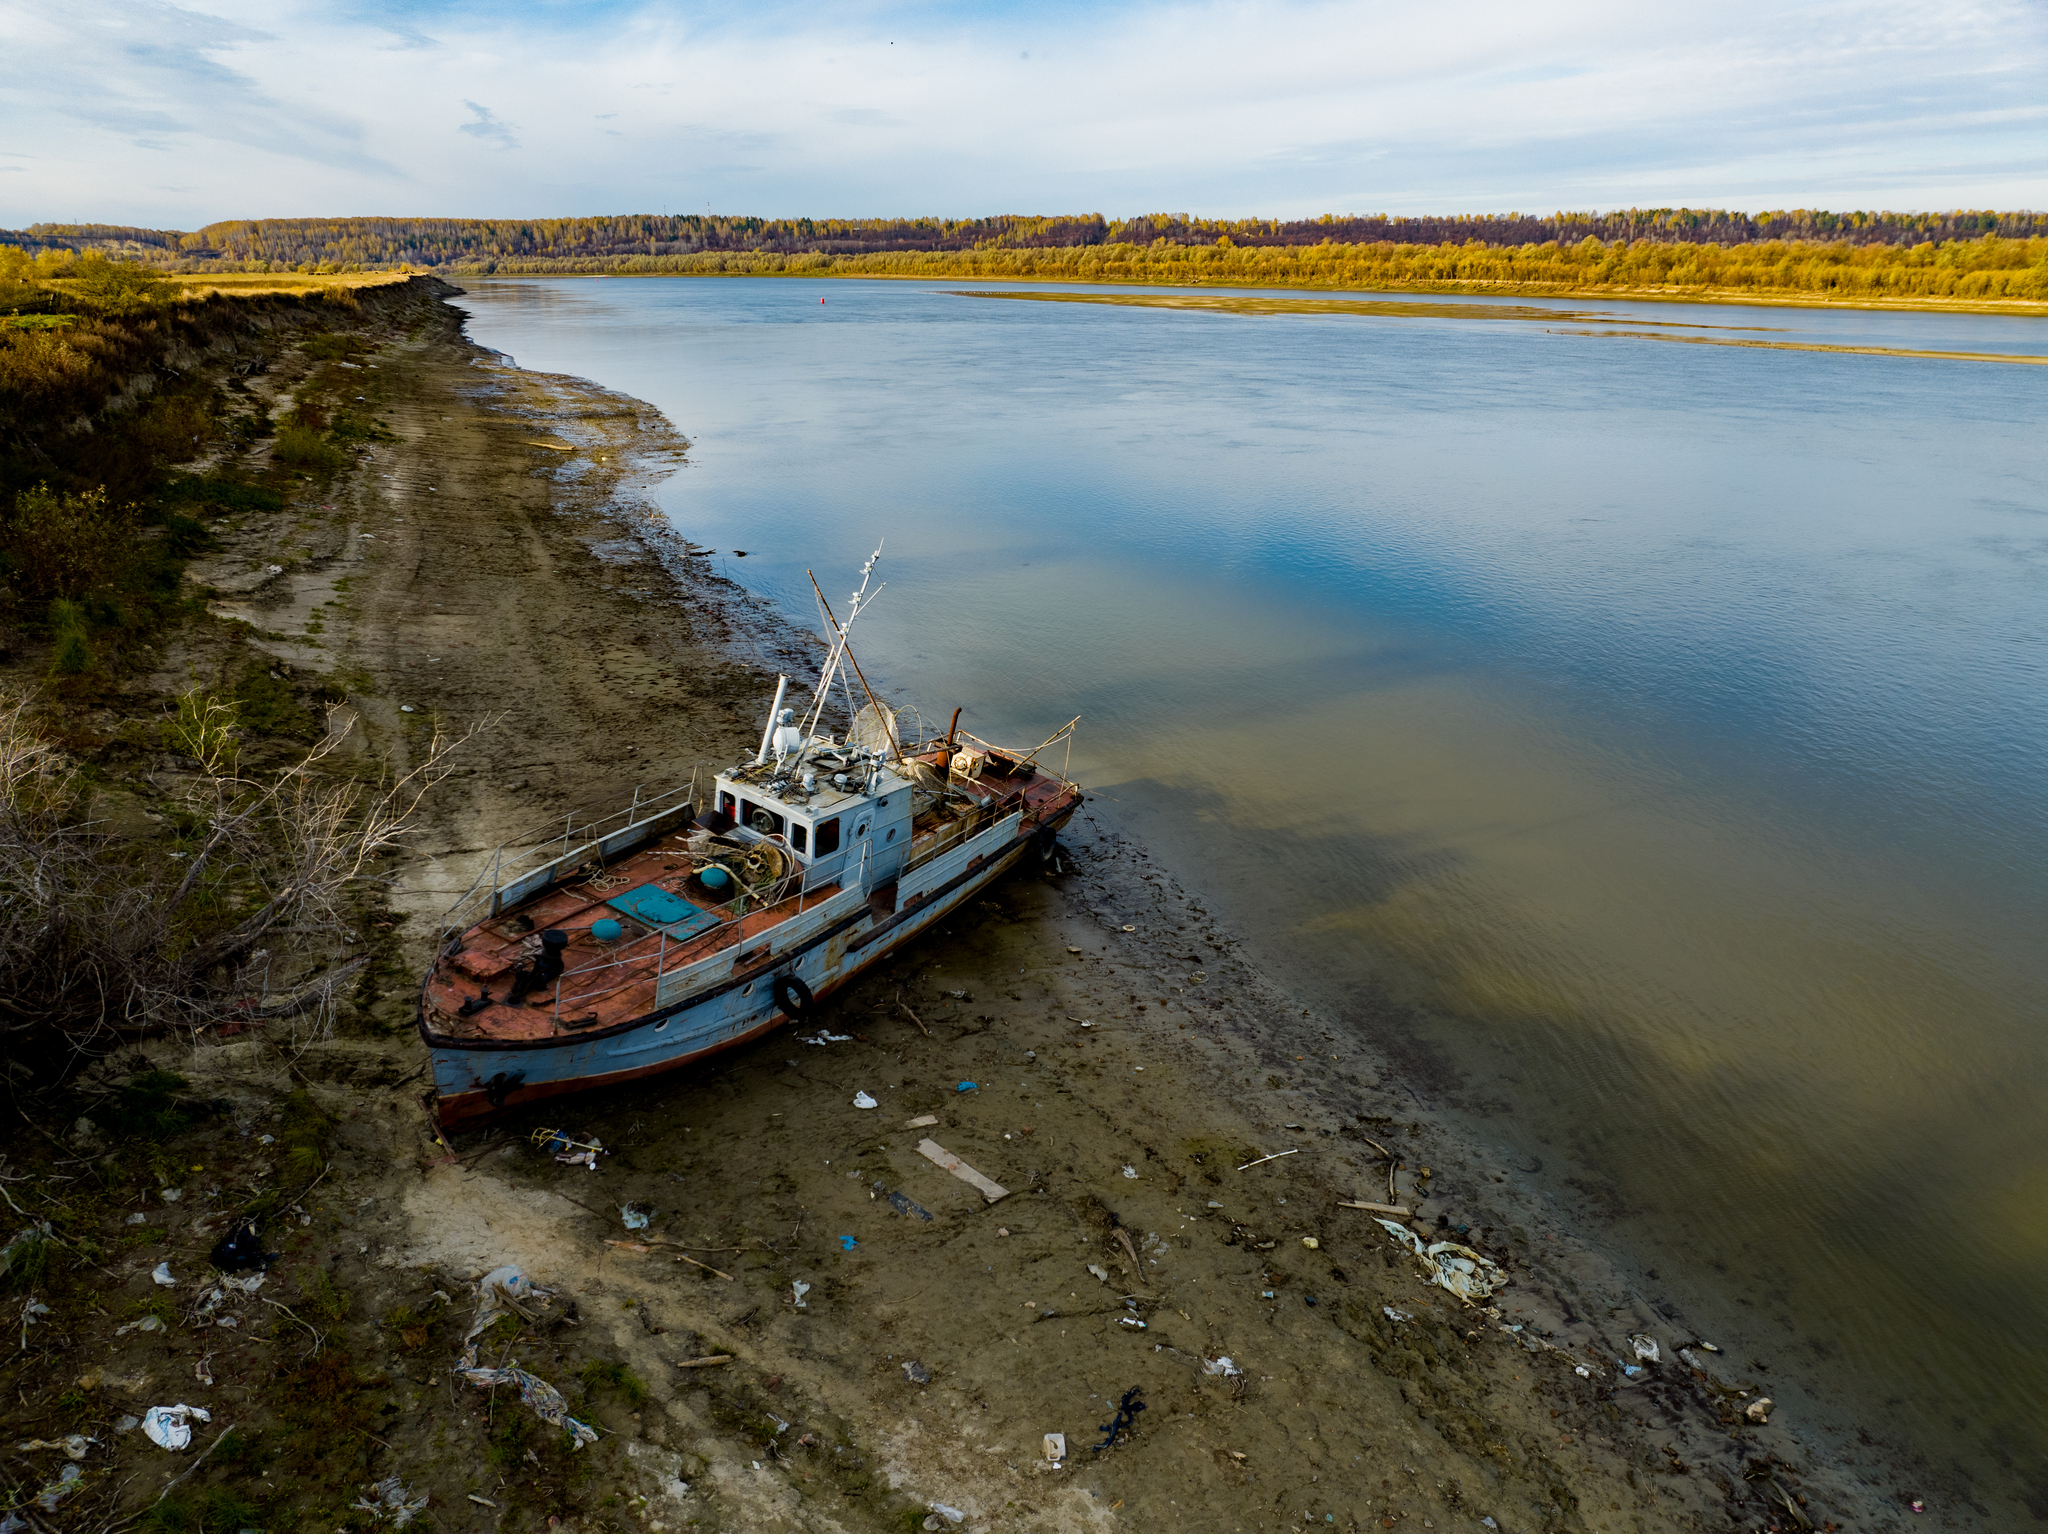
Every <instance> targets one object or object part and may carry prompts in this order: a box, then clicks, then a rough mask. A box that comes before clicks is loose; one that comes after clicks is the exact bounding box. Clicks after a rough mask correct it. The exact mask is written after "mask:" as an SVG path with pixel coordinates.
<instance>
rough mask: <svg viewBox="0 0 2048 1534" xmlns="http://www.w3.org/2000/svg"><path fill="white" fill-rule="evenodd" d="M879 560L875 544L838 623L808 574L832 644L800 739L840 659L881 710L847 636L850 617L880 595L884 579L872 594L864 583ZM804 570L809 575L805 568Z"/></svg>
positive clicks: (813, 722) (820, 710) (820, 709)
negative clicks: (842, 619)
mask: <svg viewBox="0 0 2048 1534" xmlns="http://www.w3.org/2000/svg"><path fill="white" fill-rule="evenodd" d="M881 559H882V545H881V544H880V543H877V544H876V545H875V552H874V553H873V554H871V555H869V556H868V562H867V563H866V564H864V565H862V566H861V567H860V589H859V590H858V591H856V592H854V594H853V597H852V599H851V601H850V602H849V604H848V606H847V609H846V622H844V623H841V622H840V621H839V619H838V618H837V617H836V616H835V615H834V614H833V611H832V604H831V603H830V602H828V601H826V600H825V592H824V589H823V588H822V587H820V586H819V585H818V578H817V577H816V576H815V575H811V589H812V590H813V591H815V592H817V593H818V605H819V606H820V607H822V608H824V609H825V621H826V622H827V623H829V624H831V626H832V633H833V644H832V649H831V653H830V654H828V655H827V656H826V657H825V666H824V669H823V670H822V671H821V672H820V673H819V676H818V690H817V691H816V692H815V693H813V694H812V695H811V711H810V714H811V716H810V719H809V720H808V721H807V722H806V724H805V725H804V740H805V741H806V742H808V741H809V740H810V739H811V737H812V736H813V735H815V734H816V733H817V728H818V721H819V719H821V718H822V717H823V716H824V712H825V703H826V700H827V699H828V698H829V697H830V696H831V693H832V681H833V678H834V677H835V676H837V675H839V667H840V663H841V661H842V660H844V661H846V662H848V663H850V664H851V665H852V667H853V674H854V675H855V676H857V677H859V678H860V685H861V688H862V690H863V691H865V692H866V693H867V695H868V702H869V703H870V704H872V705H873V707H874V710H875V712H876V714H878V715H879V714H880V713H881V712H882V705H881V703H880V702H879V701H878V700H877V699H876V697H875V690H874V689H873V688H872V687H869V686H868V679H867V677H866V676H865V675H863V674H862V672H861V669H860V662H859V661H857V660H854V658H853V649H852V645H851V639H850V635H851V633H852V630H853V624H854V620H855V619H856V618H858V617H859V616H860V615H861V614H862V613H864V612H866V611H867V609H868V607H869V606H870V605H872V604H873V602H874V600H875V598H876V597H878V596H880V595H881V594H882V591H883V589H884V588H885V587H886V586H887V585H888V584H889V583H888V582H887V581H884V582H882V584H881V585H880V586H877V587H875V589H874V591H873V592H872V593H870V592H869V591H868V582H869V581H870V580H871V579H872V578H873V575H874V569H875V566H876V565H877V564H879V563H881ZM804 573H805V574H806V575H810V572H809V571H808V570H806V571H805V572H804ZM890 740H891V745H892V747H893V748H894V754H895V755H897V756H899V757H900V756H901V755H902V746H901V744H900V743H898V742H896V740H895V732H894V731H893V730H892V731H890Z"/></svg>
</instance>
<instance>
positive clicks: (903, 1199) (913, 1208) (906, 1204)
mask: <svg viewBox="0 0 2048 1534" xmlns="http://www.w3.org/2000/svg"><path fill="white" fill-rule="evenodd" d="M875 1192H876V1193H878V1194H880V1195H881V1196H882V1197H883V1198H885V1199H887V1200H888V1201H889V1207H890V1208H891V1209H893V1210H895V1211H896V1212H897V1213H898V1214H914V1215H916V1216H917V1217H918V1218H919V1219H920V1220H929V1219H930V1218H931V1217H932V1215H931V1211H930V1210H929V1209H927V1208H925V1207H924V1205H922V1204H920V1203H918V1202H917V1201H916V1200H914V1199H911V1198H909V1197H907V1196H906V1195H905V1194H903V1193H902V1192H901V1191H900V1190H898V1191H894V1192H892V1191H891V1190H890V1188H889V1185H888V1184H887V1183H885V1182H881V1181H877V1182H876V1183H875Z"/></svg>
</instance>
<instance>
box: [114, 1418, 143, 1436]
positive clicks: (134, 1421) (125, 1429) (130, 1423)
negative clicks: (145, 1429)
mask: <svg viewBox="0 0 2048 1534" xmlns="http://www.w3.org/2000/svg"><path fill="white" fill-rule="evenodd" d="M140 1426H142V1419H141V1418H140V1417H131V1416H121V1417H117V1418H115V1419H114V1431H115V1432H117V1433H132V1432H134V1431H135V1430H136V1429H137V1428H138V1427H140Z"/></svg>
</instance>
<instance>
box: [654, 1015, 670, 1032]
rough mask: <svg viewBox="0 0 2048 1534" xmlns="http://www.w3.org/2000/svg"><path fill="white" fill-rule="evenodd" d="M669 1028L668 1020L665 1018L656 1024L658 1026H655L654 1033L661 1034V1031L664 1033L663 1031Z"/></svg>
mask: <svg viewBox="0 0 2048 1534" xmlns="http://www.w3.org/2000/svg"><path fill="white" fill-rule="evenodd" d="M667 1026H668V1019H667V1018H665V1017H664V1018H663V1019H662V1020H661V1021H660V1022H658V1023H656V1024H655V1025H654V1031H655V1032H656V1033H660V1032H661V1031H662V1030H663V1029H664V1028H666V1027H667Z"/></svg>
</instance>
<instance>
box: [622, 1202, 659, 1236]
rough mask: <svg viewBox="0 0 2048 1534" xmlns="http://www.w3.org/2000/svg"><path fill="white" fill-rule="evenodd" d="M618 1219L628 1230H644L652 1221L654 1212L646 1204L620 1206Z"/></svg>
mask: <svg viewBox="0 0 2048 1534" xmlns="http://www.w3.org/2000/svg"><path fill="white" fill-rule="evenodd" d="M619 1218H620V1219H621V1220H622V1221H624V1222H625V1226H626V1229H628V1230H645V1229H647V1227H648V1226H649V1225H650V1224H652V1223H653V1221H654V1211H653V1210H652V1209H651V1208H649V1207H648V1206H647V1205H646V1204H621V1205H619Z"/></svg>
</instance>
